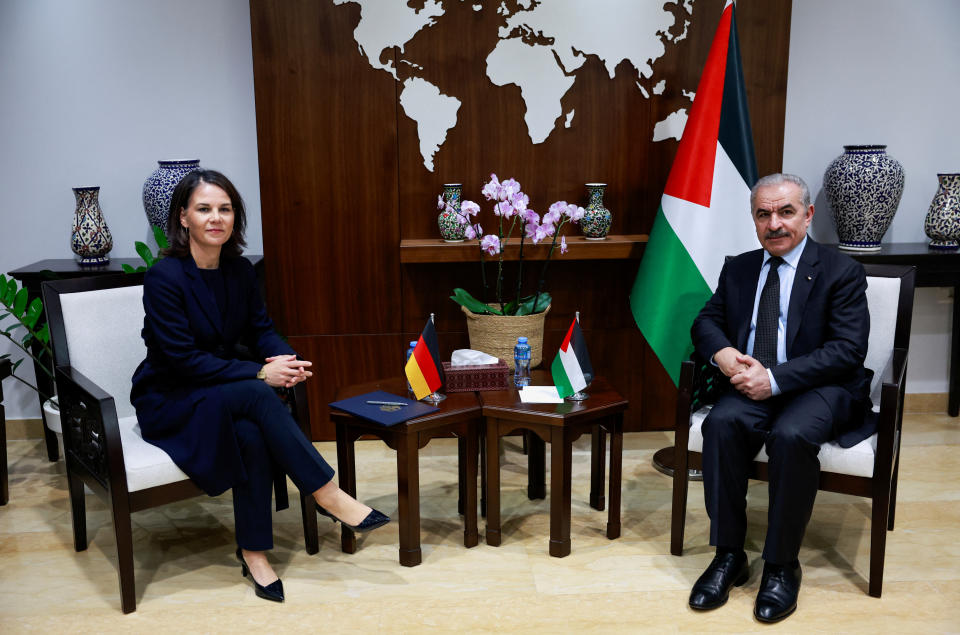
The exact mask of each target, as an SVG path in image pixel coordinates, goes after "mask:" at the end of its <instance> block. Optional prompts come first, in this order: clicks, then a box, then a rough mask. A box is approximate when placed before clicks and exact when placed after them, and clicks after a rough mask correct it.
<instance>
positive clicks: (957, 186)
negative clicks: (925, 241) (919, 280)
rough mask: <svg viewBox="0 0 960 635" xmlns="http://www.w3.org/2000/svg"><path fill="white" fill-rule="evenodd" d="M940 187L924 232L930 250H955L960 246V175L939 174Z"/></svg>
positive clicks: (924, 225) (924, 223) (928, 213)
mask: <svg viewBox="0 0 960 635" xmlns="http://www.w3.org/2000/svg"><path fill="white" fill-rule="evenodd" d="M937 179H938V180H939V181H940V187H938V188H937V193H936V194H935V195H934V197H933V202H932V203H930V210H929V211H928V212H927V218H926V219H925V220H924V222H923V231H925V232H926V233H927V236H929V237H930V249H944V250H954V249H956V248H957V247H958V246H960V242H958V241H960V174H938V175H937Z"/></svg>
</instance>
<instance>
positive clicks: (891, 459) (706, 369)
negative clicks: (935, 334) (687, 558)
mask: <svg viewBox="0 0 960 635" xmlns="http://www.w3.org/2000/svg"><path fill="white" fill-rule="evenodd" d="M864 269H865V270H866V272H867V276H868V277H874V276H876V277H887V278H894V277H896V278H900V297H899V302H898V308H897V326H896V333H895V334H894V340H893V359H892V363H890V364H888V365H887V368H886V369H885V370H884V372H883V376H882V380H881V381H882V388H881V394H880V415H879V418H878V421H877V451H876V456H875V458H874V467H873V476H872V477H864V476H852V475H849V474H838V473H832V472H821V473H820V485H819V489H820V490H823V491H828V492H839V493H841V494H851V495H854V496H863V497H865V498H869V499H871V504H872V513H871V531H870V534H871V537H870V580H869V594H870V595H871V596H873V597H880V593H881V589H882V586H883V559H884V553H885V551H886V544H887V531H888V530H889V531H893V521H894V513H895V511H896V503H897V472H898V469H899V466H900V436H901V431H902V427H903V395H904V384H905V379H906V375H907V348H908V345H909V342H910V322H911V318H912V315H913V290H914V274H915V269H914V267H906V266H898V265H869V264H868V265H864ZM721 378H722V376H719V371H717V370H716V369H714V367H713V366H712V365H710V364H708V363H703V362H700V363H697V362H694V361H692V360H691V361H685V362H683V364H682V366H681V369H680V384H679V395H678V398H677V418H676V422H675V436H674V450H673V456H674V463H675V464H674V472H673V519H672V522H671V529H670V553H672V554H673V555H675V556H679V555H682V554H683V531H684V524H685V521H686V509H687V487H688V472H687V470H688V469H702V466H703V463H702V455H701V453H699V452H693V451H689V450H687V444H688V441H689V432H690V416H691V414H692V413H694V412H696V411H697V410H698V409H700V408H701V407H702V406H703V405H705V404H707V403H711V402H712V401H713V399H714V398H715V395H716V391H717V388H718V386H719V385H720V383H721ZM751 478H754V479H758V480H763V481H766V480H768V472H767V464H766V463H763V462H754V464H753V473H752V474H751Z"/></svg>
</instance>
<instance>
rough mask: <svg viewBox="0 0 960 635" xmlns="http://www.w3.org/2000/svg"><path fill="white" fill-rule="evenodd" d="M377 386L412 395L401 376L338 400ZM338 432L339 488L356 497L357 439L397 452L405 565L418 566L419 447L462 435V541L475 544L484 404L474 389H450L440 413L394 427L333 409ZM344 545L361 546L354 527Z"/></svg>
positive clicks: (344, 535)
mask: <svg viewBox="0 0 960 635" xmlns="http://www.w3.org/2000/svg"><path fill="white" fill-rule="evenodd" d="M374 390H384V391H386V392H389V393H393V394H395V395H406V394H407V382H406V380H405V379H401V378H399V377H396V378H393V379H386V380H381V381H376V382H369V383H366V384H358V385H355V386H348V387H346V388H342V389H340V390H339V391H337V399H338V400H340V399H346V398H348V397H354V396H356V395H362V394H364V393H367V392H372V391H374ZM330 418H331V419H332V420H333V422H334V424H335V426H336V431H337V463H338V466H339V469H340V488H341V489H342V490H344V491H345V492H347V493H348V494H350V495H351V496H356V495H357V476H356V461H355V459H354V452H353V442H354V441H356V440H357V439H359V438H360V437H361V436H363V435H365V434H370V435H373V436H376V437H377V438H379V439H382V440H383V442H384V443H386V444H387V446H388V447H390V448H392V449H394V450H396V452H397V499H398V511H397V515H398V517H399V518H398V522H399V524H400V564H402V565H403V566H405V567H414V566H416V565H418V564H420V562H421V561H422V560H423V557H422V553H421V550H420V474H419V450H420V448H422V447H424V446H426V445H427V443H429V442H430V439H433V438H435V437H440V436H449V435H450V434H454V435H456V436H457V437H458V450H459V452H458V454H459V469H458V483H459V485H460V501H459V507H460V511H461V513H463V520H464V528H463V544H464V546H466V547H475V546H476V545H477V543H478V542H479V537H478V533H477V452H478V448H479V435H480V426H481V424H482V417H481V413H480V403H479V401H478V400H477V396H476V394H475V393H472V392H461V393H449V394H447V398H446V399H445V400H444V401H441V402H440V405H439V406H438V407H437V411H436V413H430V414H427V415H424V416H422V417H417V418H416V419H410V420H409V421H405V422H403V423H398V424H397V425H395V426H389V427H386V426H381V425H378V424H376V423H372V422H369V421H366V420H364V419H360V418H358V417H354V416H353V415H350V414H347V413H345V412H338V411H336V410H331V411H330ZM340 547H341V549H342V550H343V551H344V553H354V552H356V550H357V539H356V536H355V535H354V533H353V531H351V530H350V529H348V528H346V527H343V528H342V529H341V534H340Z"/></svg>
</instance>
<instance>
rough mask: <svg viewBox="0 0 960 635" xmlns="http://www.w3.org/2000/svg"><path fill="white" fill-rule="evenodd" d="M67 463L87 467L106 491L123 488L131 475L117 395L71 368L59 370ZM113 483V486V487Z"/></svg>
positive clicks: (57, 373) (59, 388)
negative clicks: (126, 468)
mask: <svg viewBox="0 0 960 635" xmlns="http://www.w3.org/2000/svg"><path fill="white" fill-rule="evenodd" d="M56 384H57V394H58V395H59V401H60V413H61V415H60V416H61V420H62V422H63V447H64V454H65V455H66V460H68V461H71V462H73V463H75V464H76V465H79V466H80V467H82V468H83V470H84V471H86V472H87V473H88V475H89V476H91V477H92V478H93V479H94V480H95V481H96V482H97V483H99V484H100V486H101V487H102V488H103V490H104V491H109V490H111V489H112V490H117V488H118V484H119V487H122V488H123V490H124V491H123V492H122V494H123V495H126V493H127V492H126V487H127V476H126V471H125V466H124V460H123V446H122V444H121V441H120V426H119V423H118V421H117V406H116V403H115V402H114V399H113V396H112V395H110V394H109V393H107V392H106V391H105V390H103V389H102V388H101V387H100V386H98V385H97V384H96V383H94V382H93V381H92V380H90V379H89V378H88V377H86V376H85V375H84V374H83V373H81V372H80V371H78V370H77V369H75V368H73V367H71V366H58V367H57V369H56ZM111 484H112V485H111Z"/></svg>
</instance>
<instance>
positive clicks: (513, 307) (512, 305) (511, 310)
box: [503, 298, 520, 315]
mask: <svg viewBox="0 0 960 635" xmlns="http://www.w3.org/2000/svg"><path fill="white" fill-rule="evenodd" d="M519 306H520V303H519V302H517V300H516V298H514V299H513V300H510V302H507V304H506V306H504V307H503V314H504V315H516V314H517V308H518V307H519Z"/></svg>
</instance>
